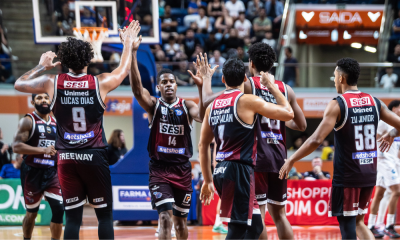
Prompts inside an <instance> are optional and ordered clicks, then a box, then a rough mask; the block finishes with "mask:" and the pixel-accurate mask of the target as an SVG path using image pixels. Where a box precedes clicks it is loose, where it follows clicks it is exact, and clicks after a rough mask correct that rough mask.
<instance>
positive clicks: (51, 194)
mask: <svg viewBox="0 0 400 240" xmlns="http://www.w3.org/2000/svg"><path fill="white" fill-rule="evenodd" d="M44 196H46V197H49V198H53V199H55V200H58V201H62V200H63V198H62V196H60V195H57V194H54V193H49V192H46V191H44Z"/></svg>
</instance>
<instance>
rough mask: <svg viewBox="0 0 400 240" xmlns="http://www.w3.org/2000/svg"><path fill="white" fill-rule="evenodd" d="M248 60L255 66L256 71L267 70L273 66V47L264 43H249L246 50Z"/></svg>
mask: <svg viewBox="0 0 400 240" xmlns="http://www.w3.org/2000/svg"><path fill="white" fill-rule="evenodd" d="M247 53H248V54H249V58H250V60H251V61H252V62H253V63H254V65H255V66H256V69H257V71H260V72H261V71H263V72H268V71H269V70H271V68H272V66H274V62H275V61H276V54H275V51H274V49H272V47H271V46H270V45H268V44H266V43H262V42H258V43H254V44H253V45H251V47H250V48H249V50H248V51H247Z"/></svg>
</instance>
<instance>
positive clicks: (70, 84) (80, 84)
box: [64, 81, 89, 88]
mask: <svg viewBox="0 0 400 240" xmlns="http://www.w3.org/2000/svg"><path fill="white" fill-rule="evenodd" d="M64 88H89V81H64Z"/></svg>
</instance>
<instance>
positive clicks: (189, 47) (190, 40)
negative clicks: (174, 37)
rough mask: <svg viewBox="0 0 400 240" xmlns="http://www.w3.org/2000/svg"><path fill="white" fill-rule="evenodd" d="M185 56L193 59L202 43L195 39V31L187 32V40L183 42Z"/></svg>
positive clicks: (189, 30)
mask: <svg viewBox="0 0 400 240" xmlns="http://www.w3.org/2000/svg"><path fill="white" fill-rule="evenodd" d="M182 44H183V47H184V50H185V54H186V56H188V57H191V56H192V55H193V52H194V51H195V49H196V46H197V45H199V44H200V41H199V40H198V39H196V38H195V37H194V31H193V29H190V28H189V29H188V30H187V31H186V36H185V39H184V40H183V41H182Z"/></svg>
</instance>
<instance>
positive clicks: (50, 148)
mask: <svg viewBox="0 0 400 240" xmlns="http://www.w3.org/2000/svg"><path fill="white" fill-rule="evenodd" d="M44 150H45V151H44V154H47V155H51V156H54V155H56V153H57V150H56V149H55V148H54V146H53V145H50V146H48V147H47V148H45V149H44Z"/></svg>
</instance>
